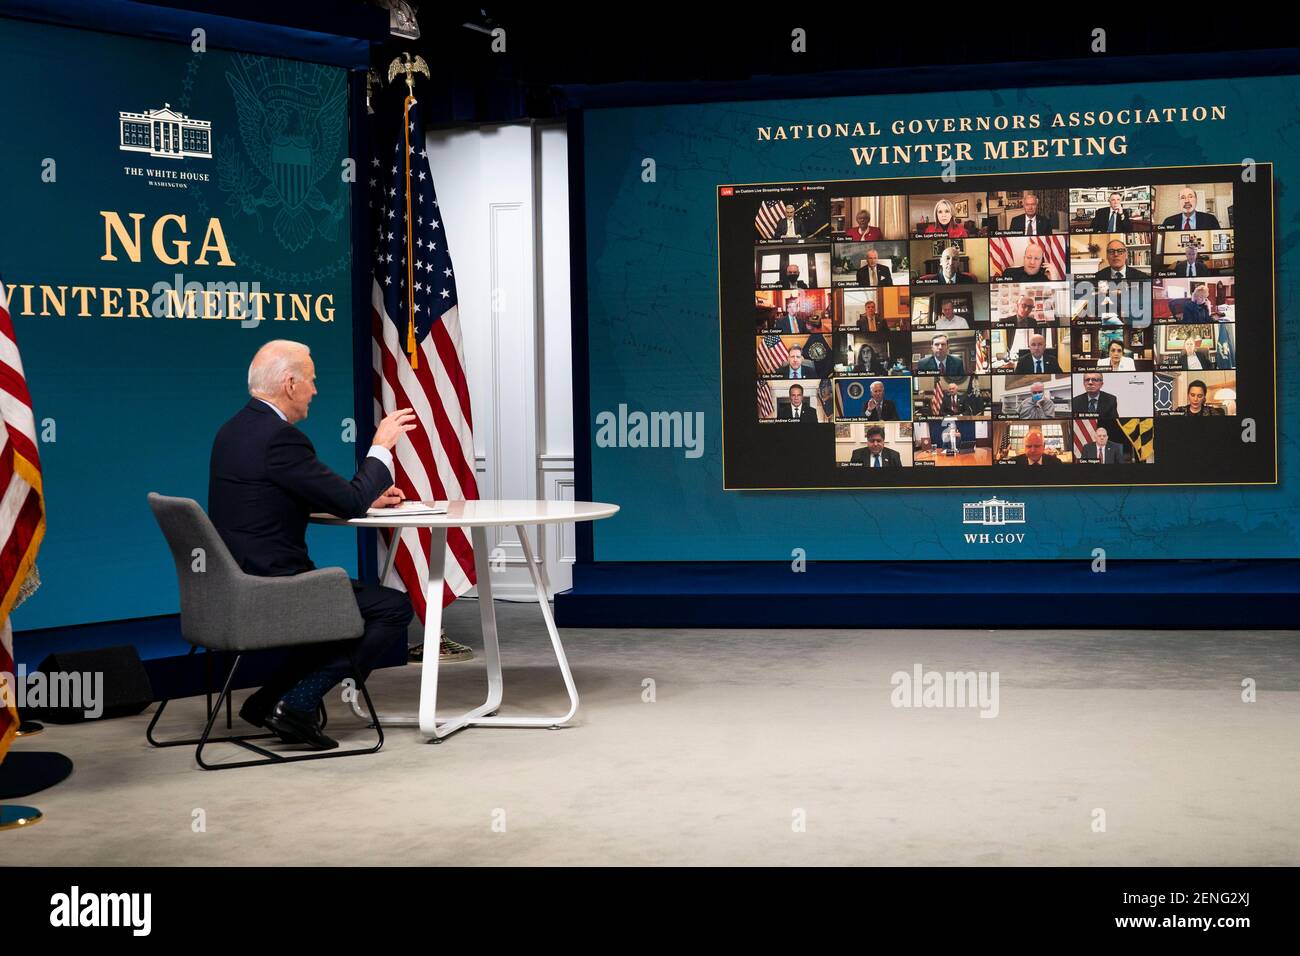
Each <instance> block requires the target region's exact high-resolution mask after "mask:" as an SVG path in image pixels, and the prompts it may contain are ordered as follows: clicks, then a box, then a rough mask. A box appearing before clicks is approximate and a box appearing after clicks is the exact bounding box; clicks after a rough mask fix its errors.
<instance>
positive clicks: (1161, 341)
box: [717, 166, 1277, 489]
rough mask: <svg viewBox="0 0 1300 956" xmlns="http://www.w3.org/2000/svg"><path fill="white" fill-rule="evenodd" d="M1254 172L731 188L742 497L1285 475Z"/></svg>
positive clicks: (727, 199)
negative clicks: (1246, 176)
mask: <svg viewBox="0 0 1300 956" xmlns="http://www.w3.org/2000/svg"><path fill="white" fill-rule="evenodd" d="M1256 172H1257V173H1259V172H1262V175H1256V176H1255V177H1253V179H1252V181H1250V182H1248V183H1245V184H1243V182H1242V177H1241V168H1240V167H1227V166H1217V167H1210V166H1201V167H1174V168H1161V169H1142V168H1124V169H1098V170H1090V171H1088V172H1085V173H1054V174H1049V173H1036V174H1020V175H994V176H961V177H949V178H948V179H946V180H945V179H944V178H942V177H933V178H909V179H864V180H837V181H825V182H806V183H770V184H762V185H753V184H750V185H722V186H720V187H719V188H718V197H717V202H718V248H719V299H720V321H721V329H722V386H723V396H722V400H723V442H724V449H723V450H724V462H725V472H724V474H725V481H726V486H727V487H728V488H738V489H739V488H744V489H761V488H773V489H820V488H863V489H870V488H884V487H894V488H897V487H926V486H979V485H987V486H994V485H997V486H1005V485H1031V486H1033V485H1047V486H1053V485H1115V484H1125V485H1138V484H1141V485H1179V484H1208V483H1221V484H1253V483H1272V482H1275V481H1276V480H1277V474H1276V454H1275V451H1276V442H1275V435H1274V426H1275V421H1274V413H1273V410H1274V407H1275V396H1274V376H1273V357H1274V354H1275V348H1274V345H1275V336H1276V332H1275V321H1274V303H1273V281H1274V279H1273V263H1274V249H1273V240H1272V235H1273V204H1272V179H1271V169H1270V168H1269V167H1267V166H1265V167H1264V168H1263V169H1262V170H1256ZM1105 465H1115V466H1118V467H1115V468H1106V467H1097V466H1105Z"/></svg>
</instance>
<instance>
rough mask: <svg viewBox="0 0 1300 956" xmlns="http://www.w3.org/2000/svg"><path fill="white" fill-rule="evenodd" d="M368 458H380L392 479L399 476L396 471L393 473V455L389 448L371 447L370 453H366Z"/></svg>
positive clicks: (381, 446)
mask: <svg viewBox="0 0 1300 956" xmlns="http://www.w3.org/2000/svg"><path fill="white" fill-rule="evenodd" d="M366 457H367V458H378V459H379V460H380V461H381V462H382V463H383V465H384V467H385V468H387V469H388V474H389V476H390V477H393V476H395V475H396V474H397V473H396V472H395V471H393V453H392V452H391V451H389V450H388V449H387V448H385V447H384V446H383V445H371V446H370V451H368V452H366Z"/></svg>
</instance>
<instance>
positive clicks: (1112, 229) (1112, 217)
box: [1110, 211, 1115, 232]
mask: <svg viewBox="0 0 1300 956" xmlns="http://www.w3.org/2000/svg"><path fill="white" fill-rule="evenodd" d="M1110 231H1111V232H1114V231H1115V213H1114V211H1112V212H1111V214H1110Z"/></svg>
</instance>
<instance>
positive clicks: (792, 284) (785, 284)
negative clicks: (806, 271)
mask: <svg viewBox="0 0 1300 956" xmlns="http://www.w3.org/2000/svg"><path fill="white" fill-rule="evenodd" d="M781 288H782V289H806V288H808V283H807V282H804V281H803V280H802V279H800V278H799V267H798V266H797V265H795V264H794V263H793V262H792V263H790V265H788V266H786V267H785V275H783V276H782V277H781Z"/></svg>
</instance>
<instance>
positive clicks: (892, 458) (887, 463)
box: [849, 446, 903, 468]
mask: <svg viewBox="0 0 1300 956" xmlns="http://www.w3.org/2000/svg"><path fill="white" fill-rule="evenodd" d="M849 461H851V462H853V463H854V464H855V465H857V464H860V465H865V466H866V467H868V468H870V467H871V449H870V448H855V449H853V457H852V458H850V459H849ZM902 466H903V459H902V457H900V456H899V454H898V452H896V451H894V449H892V448H890V447H889V446H885V447H884V448H882V449H880V467H881V468H901V467H902Z"/></svg>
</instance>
